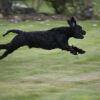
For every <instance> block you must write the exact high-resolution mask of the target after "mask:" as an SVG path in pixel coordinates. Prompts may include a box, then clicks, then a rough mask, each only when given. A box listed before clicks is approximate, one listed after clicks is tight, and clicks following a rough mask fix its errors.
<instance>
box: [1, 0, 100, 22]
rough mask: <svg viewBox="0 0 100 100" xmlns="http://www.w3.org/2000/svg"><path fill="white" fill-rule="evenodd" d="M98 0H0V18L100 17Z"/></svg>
mask: <svg viewBox="0 0 100 100" xmlns="http://www.w3.org/2000/svg"><path fill="white" fill-rule="evenodd" d="M99 4H100V0H0V18H4V19H7V20H10V21H26V20H52V19H54V20H66V19H67V18H68V17H70V16H76V18H77V19H82V20H86V19H100V9H99Z"/></svg>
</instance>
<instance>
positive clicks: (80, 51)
mask: <svg viewBox="0 0 100 100" xmlns="http://www.w3.org/2000/svg"><path fill="white" fill-rule="evenodd" d="M72 48H73V49H74V50H75V51H76V52H78V53H79V54H84V53H85V51H84V50H82V49H80V48H78V47H76V46H72Z"/></svg>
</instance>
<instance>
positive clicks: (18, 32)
mask: <svg viewBox="0 0 100 100" xmlns="http://www.w3.org/2000/svg"><path fill="white" fill-rule="evenodd" d="M10 32H13V33H16V34H21V33H23V32H22V31H20V30H9V31H7V32H6V33H5V34H3V36H6V35H7V34H8V33H10Z"/></svg>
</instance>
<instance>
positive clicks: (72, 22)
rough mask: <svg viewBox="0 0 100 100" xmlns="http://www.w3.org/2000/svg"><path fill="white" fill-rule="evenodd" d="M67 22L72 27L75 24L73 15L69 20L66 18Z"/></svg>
mask: <svg viewBox="0 0 100 100" xmlns="http://www.w3.org/2000/svg"><path fill="white" fill-rule="evenodd" d="M68 24H69V25H70V26H71V27H74V26H75V25H76V20H75V19H74V17H72V18H71V19H70V20H68Z"/></svg>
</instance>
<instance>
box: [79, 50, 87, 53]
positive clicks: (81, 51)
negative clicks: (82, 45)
mask: <svg viewBox="0 0 100 100" xmlns="http://www.w3.org/2000/svg"><path fill="white" fill-rule="evenodd" d="M78 53H79V54H84V53H86V51H84V50H80V51H79V52H78Z"/></svg>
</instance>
